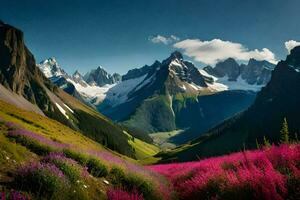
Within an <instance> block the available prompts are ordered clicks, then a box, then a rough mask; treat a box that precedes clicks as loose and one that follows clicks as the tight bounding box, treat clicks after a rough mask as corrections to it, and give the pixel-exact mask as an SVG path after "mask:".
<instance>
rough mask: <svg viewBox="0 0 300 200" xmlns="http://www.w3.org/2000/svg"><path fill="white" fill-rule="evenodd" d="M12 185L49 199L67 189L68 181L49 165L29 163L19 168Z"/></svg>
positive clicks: (57, 169) (58, 170) (59, 171)
mask: <svg viewBox="0 0 300 200" xmlns="http://www.w3.org/2000/svg"><path fill="white" fill-rule="evenodd" d="M14 185H15V186H16V188H19V189H21V190H25V191H29V192H32V193H33V194H35V195H37V196H39V197H46V198H51V197H53V196H54V194H55V193H56V194H58V193H60V192H62V191H63V189H64V188H67V185H68V181H67V179H66V177H65V176H64V174H63V172H62V171H61V170H60V169H59V168H57V167H56V166H55V165H53V164H50V163H40V162H36V163H29V164H27V165H24V166H22V167H20V168H19V169H18V170H17V172H16V175H15V179H14Z"/></svg>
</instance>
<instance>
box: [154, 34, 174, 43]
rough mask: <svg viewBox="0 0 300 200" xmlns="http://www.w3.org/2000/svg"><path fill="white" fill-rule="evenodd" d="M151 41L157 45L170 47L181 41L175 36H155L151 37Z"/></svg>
mask: <svg viewBox="0 0 300 200" xmlns="http://www.w3.org/2000/svg"><path fill="white" fill-rule="evenodd" d="M149 40H150V41H151V42H153V43H155V44H158V43H163V44H165V45H168V44H171V43H174V42H177V41H179V38H178V37H176V36H175V35H170V36H162V35H155V36H151V37H150V38H149Z"/></svg>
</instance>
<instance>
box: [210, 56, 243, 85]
mask: <svg viewBox="0 0 300 200" xmlns="http://www.w3.org/2000/svg"><path fill="white" fill-rule="evenodd" d="M240 73H241V68H240V65H239V64H238V63H237V62H236V61H235V60H234V59H233V58H228V59H226V60H225V61H223V62H219V63H217V64H216V66H215V68H214V75H215V76H217V77H224V76H227V77H228V80H229V81H236V80H237V77H238V76H239V75H240Z"/></svg>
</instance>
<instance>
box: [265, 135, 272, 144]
mask: <svg viewBox="0 0 300 200" xmlns="http://www.w3.org/2000/svg"><path fill="white" fill-rule="evenodd" d="M264 146H265V147H270V146H271V144H270V142H269V140H268V139H267V138H266V136H264Z"/></svg>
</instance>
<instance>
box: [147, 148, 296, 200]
mask: <svg viewBox="0 0 300 200" xmlns="http://www.w3.org/2000/svg"><path fill="white" fill-rule="evenodd" d="M148 168H149V169H151V170H153V171H155V172H159V173H160V174H162V175H164V176H166V177H167V178H168V179H169V180H170V181H171V182H172V185H173V187H174V190H175V191H176V192H177V195H178V196H179V198H180V199H266V200H281V199H300V145H299V144H291V145H287V144H282V145H280V146H271V147H268V148H263V149H261V150H254V151H245V152H239V153H234V154H230V155H226V156H222V157H215V158H209V159H204V160H201V161H198V162H187V163H175V164H165V165H153V166H149V167H148Z"/></svg>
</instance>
